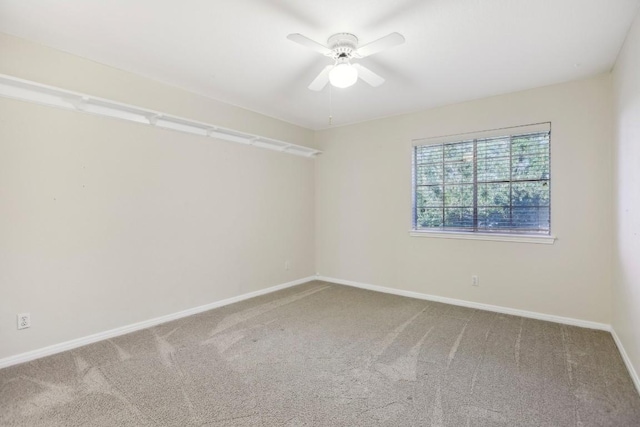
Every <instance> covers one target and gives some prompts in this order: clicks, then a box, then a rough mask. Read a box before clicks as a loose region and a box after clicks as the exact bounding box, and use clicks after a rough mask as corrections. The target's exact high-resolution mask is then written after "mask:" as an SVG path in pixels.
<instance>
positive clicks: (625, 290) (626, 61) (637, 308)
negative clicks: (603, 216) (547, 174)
mask: <svg viewBox="0 0 640 427" xmlns="http://www.w3.org/2000/svg"><path fill="white" fill-rule="evenodd" d="M613 82H614V85H613V92H614V106H615V116H614V117H615V124H614V130H615V132H614V135H615V137H614V146H615V151H614V184H615V186H614V194H615V203H614V207H615V211H614V216H613V218H614V238H615V243H614V253H615V264H614V281H613V328H614V329H615V331H616V333H617V334H618V336H619V337H620V340H621V341H622V343H623V345H624V348H625V350H626V352H627V354H628V356H629V359H630V360H631V363H632V364H633V365H634V367H635V370H636V372H637V373H640V17H636V20H635V22H634V24H633V26H632V27H631V31H630V33H629V35H628V36H627V40H626V42H625V46H624V48H623V50H622V52H621V53H620V56H619V57H618V61H617V63H616V66H615V69H614V72H613Z"/></svg>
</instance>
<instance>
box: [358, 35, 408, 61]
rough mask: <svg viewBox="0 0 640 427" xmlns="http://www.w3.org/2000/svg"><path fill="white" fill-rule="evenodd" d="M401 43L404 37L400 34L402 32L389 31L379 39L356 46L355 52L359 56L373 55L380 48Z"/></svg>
mask: <svg viewBox="0 0 640 427" xmlns="http://www.w3.org/2000/svg"><path fill="white" fill-rule="evenodd" d="M402 43H404V37H403V36H402V34H400V33H391V34H388V35H386V36H384V37H382V38H381V39H378V40H376V41H373V42H371V43H369V44H366V45H364V46H362V47H360V48H358V51H357V54H358V56H359V57H360V58H364V57H365V56H369V55H373V54H374V53H378V52H380V51H382V50H385V49H388V48H390V47H393V46H397V45H399V44H402Z"/></svg>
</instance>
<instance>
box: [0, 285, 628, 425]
mask: <svg viewBox="0 0 640 427" xmlns="http://www.w3.org/2000/svg"><path fill="white" fill-rule="evenodd" d="M0 425H2V426H85V425H94V426H376V425H386V426H454V427H460V426H572V427H576V426H583V427H586V426H617V427H621V426H640V397H639V396H638V394H637V393H636V391H635V389H634V387H633V384H632V381H631V378H630V377H629V374H628V372H627V371H626V369H625V366H624V364H623V361H622V359H621V357H620V355H619V353H618V351H617V349H616V347H615V344H614V342H613V339H612V338H611V335H610V334H608V333H606V332H600V331H593V330H589V329H582V328H576V327H571V326H563V325H558V324H554V323H548V322H542V321H537V320H530V319H524V318H520V317H514V316H506V315H501V314H496V313H490V312H486V311H480V310H473V309H467V308H461V307H456V306H451V305H446V304H440V303H432V302H427V301H422V300H415V299H410V298H403V297H397V296H392V295H386V294H381V293H376V292H369V291H364V290H360V289H355V288H349V287H345V286H340V285H330V284H327V283H322V282H312V283H308V284H305V285H301V286H297V287H294V288H290V289H287V290H283V291H280V292H276V293H273V294H269V295H265V296H262V297H258V298H254V299H251V300H248V301H244V302H241V303H238V304H234V305H230V306H227V307H222V308H219V309H216V310H212V311H209V312H206V313H202V314H199V315H195V316H192V317H189V318H185V319H182V320H178V321H174V322H171V323H166V324H164V325H161V326H157V327H154V328H151V329H147V330H143V331H140V332H136V333H132V334H130V335H126V336H122V337H118V338H114V339H112V340H108V341H103V342H99V343H96V344H92V345H89V346H86V347H83V348H79V349H77V350H72V351H69V352H66V353H62V354H58V355H55V356H51V357H47V358H44V359H40V360H36V361H33V362H30V363H26V364H23V365H19V366H14V367H11V368H6V369H3V370H0Z"/></svg>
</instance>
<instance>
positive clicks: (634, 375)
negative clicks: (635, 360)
mask: <svg viewBox="0 0 640 427" xmlns="http://www.w3.org/2000/svg"><path fill="white" fill-rule="evenodd" d="M611 335H613V340H614V341H615V342H616V345H617V346H618V350H619V351H620V355H621V356H622V360H624V364H625V365H627V370H628V371H629V375H631V379H632V380H633V384H635V386H636V390H637V391H638V394H640V377H639V376H638V373H637V372H636V370H635V368H634V367H633V364H632V363H631V359H629V356H628V355H627V352H626V351H625V349H624V346H623V345H622V341H620V338H619V337H618V334H616V330H615V329H613V328H611Z"/></svg>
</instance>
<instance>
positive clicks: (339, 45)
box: [287, 33, 404, 91]
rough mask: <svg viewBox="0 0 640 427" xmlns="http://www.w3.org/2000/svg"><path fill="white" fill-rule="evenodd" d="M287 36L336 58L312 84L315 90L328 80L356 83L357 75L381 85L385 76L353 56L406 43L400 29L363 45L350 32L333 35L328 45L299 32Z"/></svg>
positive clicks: (339, 84)
mask: <svg viewBox="0 0 640 427" xmlns="http://www.w3.org/2000/svg"><path fill="white" fill-rule="evenodd" d="M287 38H288V39H289V40H291V41H292V42H295V43H298V44H301V45H302V46H305V47H308V48H310V49H313V50H315V51H316V52H318V53H321V54H323V55H325V56H328V57H329V58H332V59H333V60H334V64H333V65H327V66H326V67H324V69H323V70H322V71H321V72H320V74H318V77H316V78H315V79H314V80H313V81H312V82H311V84H310V85H309V89H311V90H315V91H320V90H322V89H323V88H324V87H325V86H326V85H327V83H329V82H330V83H331V85H332V86H335V87H338V88H346V87H349V86H352V85H353V84H355V82H356V81H357V80H358V77H359V78H361V79H362V80H364V81H365V82H366V83H368V84H370V85H371V86H373V87H378V86H380V85H381V84H382V83H384V78H382V77H380V76H379V75H377V74H376V73H374V72H373V71H371V70H370V69H368V68H366V67H364V66H363V65H360V64H352V63H351V60H352V59H354V58H356V59H359V58H365V57H367V56H370V55H373V54H375V53H378V52H380V51H383V50H385V49H388V48H390V47H393V46H397V45H399V44H402V43H404V37H403V36H402V35H401V34H399V33H391V34H388V35H386V36H384V37H382V38H380V39H378V40H376V41H373V42H371V43H368V44H366V45H364V46H361V47H358V38H357V37H356V36H354V35H353V34H351V33H337V34H334V35H332V36H331V37H329V39H328V40H327V45H326V46H325V45H323V44H321V43H318V42H316V41H314V40H311V39H310V38H308V37H305V36H303V35H302V34H298V33H295V34H289V35H288V36H287Z"/></svg>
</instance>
